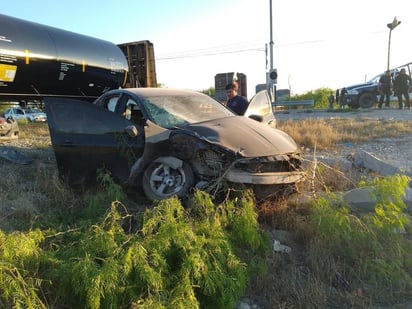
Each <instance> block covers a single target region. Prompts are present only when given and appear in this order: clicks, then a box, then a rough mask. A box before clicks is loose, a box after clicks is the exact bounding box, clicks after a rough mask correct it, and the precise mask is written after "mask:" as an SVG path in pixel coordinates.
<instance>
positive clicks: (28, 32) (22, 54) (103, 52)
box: [0, 14, 128, 99]
mask: <svg viewBox="0 0 412 309" xmlns="http://www.w3.org/2000/svg"><path fill="white" fill-rule="evenodd" d="M127 74H128V64H127V60H126V57H125V55H124V54H123V52H122V51H121V49H120V48H119V47H118V46H117V45H115V44H114V43H111V42H108V41H105V40H101V39H97V38H93V37H90V36H86V35H82V34H77V33H74V32H70V31H66V30H61V29H58V28H54V27H50V26H46V25H42V24H39V23H35V22H31V21H26V20H22V19H18V18H15V17H10V16H6V15H2V14H0V99H1V98H2V97H3V98H18V99H30V98H31V99H36V98H40V99H41V98H42V97H45V96H63V97H74V98H76V97H78V98H79V97H82V98H89V99H93V98H95V97H97V96H99V95H101V94H102V93H104V92H105V91H107V90H109V89H114V88H119V87H123V86H124V85H125V83H126V79H127Z"/></svg>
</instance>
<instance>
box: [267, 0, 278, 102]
mask: <svg viewBox="0 0 412 309" xmlns="http://www.w3.org/2000/svg"><path fill="white" fill-rule="evenodd" d="M269 14H270V23H269V24H270V41H269V54H270V55H269V56H270V63H269V65H270V68H269V72H268V74H267V78H266V81H267V88H268V91H269V95H270V98H271V100H272V101H275V99H276V98H275V97H276V90H275V89H274V85H275V84H276V83H277V77H278V73H277V70H276V69H274V68H273V26H272V0H269Z"/></svg>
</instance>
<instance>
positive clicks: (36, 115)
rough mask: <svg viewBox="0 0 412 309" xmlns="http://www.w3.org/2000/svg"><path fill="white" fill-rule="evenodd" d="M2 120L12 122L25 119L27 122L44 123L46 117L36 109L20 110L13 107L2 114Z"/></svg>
mask: <svg viewBox="0 0 412 309" xmlns="http://www.w3.org/2000/svg"><path fill="white" fill-rule="evenodd" d="M4 118H6V119H9V118H12V119H14V120H22V119H27V120H28V121H29V122H46V121H47V115H46V113H44V112H42V111H41V110H40V109H38V108H26V109H24V108H21V107H13V108H9V109H8V110H7V111H6V112H5V113H4Z"/></svg>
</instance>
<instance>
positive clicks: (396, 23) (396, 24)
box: [386, 16, 401, 70]
mask: <svg viewBox="0 0 412 309" xmlns="http://www.w3.org/2000/svg"><path fill="white" fill-rule="evenodd" d="M400 23H401V22H400V21H399V20H397V19H396V16H395V18H394V19H393V21H392V22H391V23H389V24H387V26H388V28H389V40H388V63H387V66H386V70H389V59H390V54H391V36H392V30H393V29H395V28H396V27H397V26H398V25H399V24H400Z"/></svg>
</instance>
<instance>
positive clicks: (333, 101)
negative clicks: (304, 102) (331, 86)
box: [328, 91, 335, 109]
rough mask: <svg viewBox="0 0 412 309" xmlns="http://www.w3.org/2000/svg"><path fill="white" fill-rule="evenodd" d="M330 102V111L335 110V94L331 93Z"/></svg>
mask: <svg viewBox="0 0 412 309" xmlns="http://www.w3.org/2000/svg"><path fill="white" fill-rule="evenodd" d="M328 101H329V109H333V103H335V96H334V95H333V92H332V91H331V92H330V95H329V96H328Z"/></svg>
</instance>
